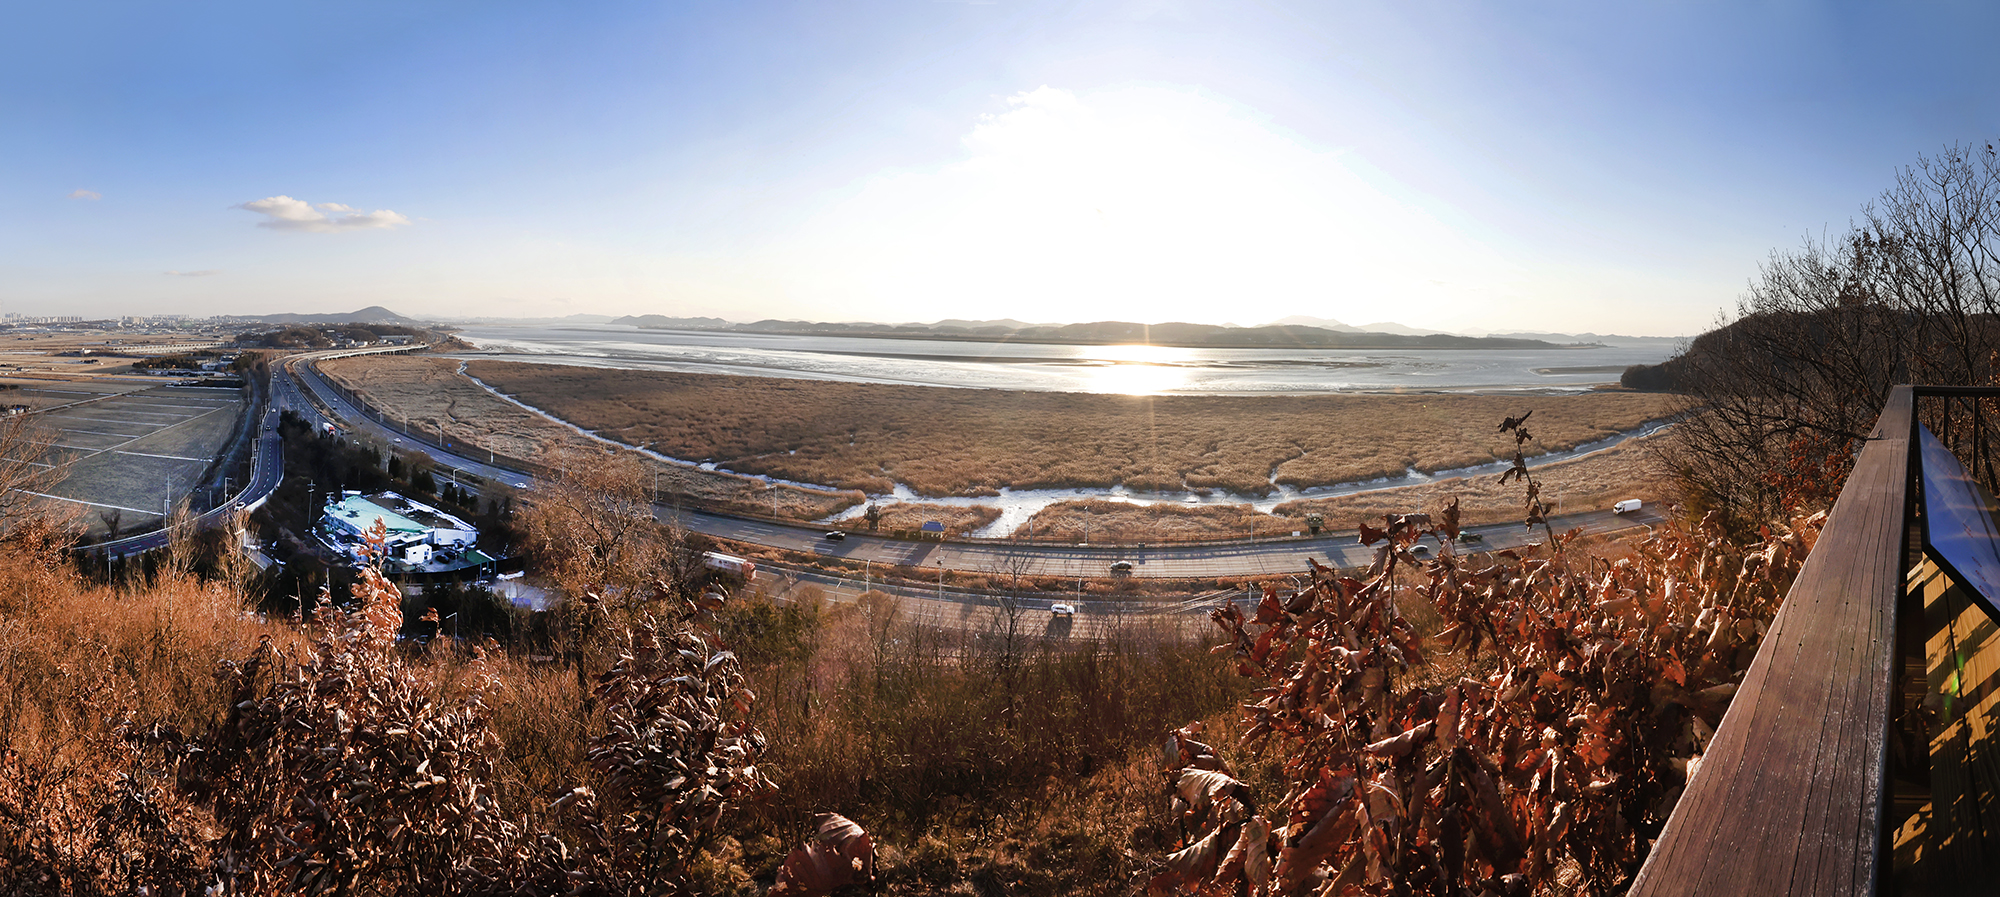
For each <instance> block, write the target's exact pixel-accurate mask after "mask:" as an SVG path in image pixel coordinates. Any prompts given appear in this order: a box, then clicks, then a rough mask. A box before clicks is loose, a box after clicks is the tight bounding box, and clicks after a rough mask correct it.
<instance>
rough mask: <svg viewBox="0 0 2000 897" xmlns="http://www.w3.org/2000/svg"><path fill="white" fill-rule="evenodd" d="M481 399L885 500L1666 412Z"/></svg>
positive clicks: (845, 394)
mask: <svg viewBox="0 0 2000 897" xmlns="http://www.w3.org/2000/svg"><path fill="white" fill-rule="evenodd" d="M467 369H468V371H469V372H471V373H472V374H473V375H475V376H477V377H479V378H480V379H481V380H482V381H484V382H486V383H488V384H490V385H492V386H493V387H495V388H496V389H499V390H501V391H503V392H506V393H508V394H509V395H513V396H515V397H517V398H519V399H520V400H522V401H524V402H527V403H528V404H531V405H534V406H535V407H537V408H541V409H544V410H546V411H549V412H550V413H552V414H557V415H560V416H562V417H563V418H564V419H565V420H569V421H571V422H574V423H576V424H578V425H579V426H583V427H586V428H588V429H591V430H593V431H596V432H598V433H600V434H603V435H605V436H608V437H611V438H615V439H618V440H620V441H622V442H626V443H629V444H633V445H643V446H647V447H650V448H653V449H654V450H656V451H659V452H661V453H663V454H666V455H669V456H672V457H677V458H683V459H687V460H694V461H712V462H714V463H716V464H717V465H719V466H722V467H725V468H727V469H730V470H734V471H738V472H742V473H755V474H767V475H771V476H777V477H782V478H785V479H790V480H796V481H802V482H811V483H821V484H825V485H829V486H835V487H839V488H845V489H861V490H865V491H868V492H871V493H877V494H880V493H883V492H887V491H889V489H890V487H891V486H892V485H893V484H894V483H897V482H900V483H903V484H906V485H907V486H909V487H910V488H911V489H912V490H914V491H916V492H917V493H919V494H921V495H933V496H947V495H990V494H994V493H995V492H996V491H997V490H998V489H1000V488H1002V487H1010V488H1015V489H1028V488H1092V487H1095V488H1105V487H1111V486H1117V485H1124V486H1126V487H1128V488H1131V489H1134V490H1138V491H1180V490H1194V491H1197V492H1208V491H1215V490H1222V491H1227V492H1234V493H1239V494H1253V495H1262V494H1268V493H1269V492H1271V491H1273V490H1274V489H1275V488H1276V485H1278V484H1284V485H1290V486H1297V487H1300V488H1307V487H1312V486H1321V485H1330V484H1334V483H1340V482H1351V481H1357V480H1368V479H1374V478H1378V477H1386V476H1395V475H1401V474H1403V473H1404V472H1406V471H1408V470H1410V469H1416V470H1420V471H1435V470H1443V469H1449V468H1454V467H1461V466H1466V465H1471V464H1478V463H1484V462H1488V461H1493V460H1495V459H1497V458H1499V457H1501V456H1502V454H1504V453H1507V452H1510V451H1511V450H1512V443H1511V442H1510V441H1508V440H1505V439H1502V438H1500V434H1499V433H1498V432H1496V431H1495V430H1494V429H1493V422H1494V421H1496V420H1499V419H1501V418H1504V417H1507V416H1514V415H1520V414H1523V413H1527V412H1533V413H1534V415H1535V417H1534V424H1535V426H1534V432H1535V433H1536V434H1537V436H1538V437H1539V440H1538V441H1537V442H1536V443H1534V444H1532V445H1531V448H1533V449H1536V450H1539V451H1558V450H1562V449H1567V448H1570V447H1573V446H1576V445H1579V444H1582V443H1586V442H1590V441H1594V440H1598V439H1603V438H1605V437H1608V436H1611V435H1614V434H1616V433H1618V432H1622V431H1626V430H1630V429H1633V428H1635V427H1637V426H1639V425H1640V424H1642V423H1644V422H1646V421H1648V420H1653V419H1657V418H1659V417H1662V416H1664V415H1665V414H1667V413H1668V411H1669V408H1670V404H1669V403H1670V402H1671V399H1670V398H1669V397H1665V396H1660V395H1653V394H1644V393H1630V392H1598V393H1589V394H1584V395H1578V396H1504V397H1503V396H1482V395H1442V394H1436V395H1432V394H1426V395H1330V396H1233V397H1219V396H1218V397H1209V396H1122V395H1091V394H1079V393H1047V392H1025V391H1008V390H966V389H943V388H933V387H921V386H892V385H880V384H857V383H827V382H817V381H807V380H787V379H776V378H761V377H735V376H725V375H708V374H686V373H670V372H658V371H625V370H613V369H603V368H585V367H573V366H563V365H546V364H530V363H522V362H512V361H495V360H486V359H480V360H475V361H472V362H469V363H468V367H467Z"/></svg>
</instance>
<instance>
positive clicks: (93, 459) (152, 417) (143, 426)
mask: <svg viewBox="0 0 2000 897" xmlns="http://www.w3.org/2000/svg"><path fill="white" fill-rule="evenodd" d="M242 405H243V403H242V398H241V395H240V393H239V392H238V391H237V390H235V389H211V388H202V387H175V386H161V387H154V388H152V389H148V390H144V391H139V392H131V393H125V394H120V395H112V396H110V397H107V398H103V399H100V400H98V401H92V402H84V403H78V404H72V405H69V406H67V407H63V408H58V409H55V410H51V411H48V412H45V413H43V414H41V415H38V416H37V418H36V420H35V426H36V427H37V428H38V430H39V432H40V435H41V437H42V438H43V439H45V440H46V441H47V442H48V444H49V447H50V450H51V451H50V457H48V458H46V459H44V460H46V461H50V462H54V463H56V464H59V465H66V470H65V474H64V477H63V480H62V481H61V482H60V483H57V484H56V485H54V486H51V487H49V491H48V493H47V497H49V498H53V499H56V500H58V501H60V502H62V503H63V504H65V505H68V506H71V507H73V508H74V510H75V511H76V512H77V514H78V515H79V518H78V522H79V523H80V524H82V526H83V528H84V530H85V532H87V533H89V534H92V535H97V534H103V533H105V532H107V531H109V530H111V529H112V528H114V527H118V528H130V527H134V526H153V525H157V524H158V522H159V519H160V517H161V515H162V513H163V510H162V509H163V508H164V507H165V505H166V503H168V502H177V501H179V500H180V499H181V498H182V497H183V496H185V495H186V494H187V492H188V490H190V489H192V488H193V487H194V485H195V483H196V481H197V480H199V479H200V477H201V475H202V472H203V471H204V470H206V469H207V468H208V465H209V462H210V461H211V460H213V459H214V457H215V453H216V452H217V451H218V450H220V449H221V447H222V444H223V443H224V442H225V441H226V440H227V439H228V438H229V432H230V429H231V428H232V427H234V426H235V424H236V417H237V415H239V414H241V413H242Z"/></svg>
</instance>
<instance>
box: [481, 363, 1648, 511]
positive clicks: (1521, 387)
mask: <svg viewBox="0 0 2000 897" xmlns="http://www.w3.org/2000/svg"><path fill="white" fill-rule="evenodd" d="M458 336H459V337H460V338H461V339H464V340H465V341H467V342H470V343H472V344H473V345H475V346H478V347H479V348H480V349H481V350H483V352H484V353H493V354H499V355H507V356H513V357H516V358H519V359H520V360H522V361H540V362H548V363H554V364H578V365H588V366H592V367H611V368H626V369H634V370H660V371H689V372H694V373H707V374H735V375H743V376H759V377H791V378H797V379H807V380H839V381H846V382H852V383H900V384H909V385H915V386H944V387H956V388H962V389H1025V390H1036V391H1044V392H1096V393H1121V394H1133V395H1312V394H1325V393H1340V392H1393V391H1441V392H1486V393H1569V392H1583V391H1586V390H1589V389H1591V388H1592V387H1595V386H1599V385H1603V384H1607V383H1616V382H1617V381H1618V375H1619V374H1620V373H1621V372H1623V371H1624V369H1625V368H1626V366H1628V365H1633V364H1655V363H1658V362H1660V361H1664V360H1666V358H1668V357H1669V356H1670V355H1672V354H1673V352H1674V350H1675V348H1676V343H1675V341H1671V340H1659V339H1639V340H1616V338H1613V339H1611V340H1607V342H1612V343H1614V344H1612V345H1606V346H1601V347H1591V348H1553V349H1541V350H1531V349H1497V350H1496V349H1428V350H1415V351H1411V350H1376V349H1312V348H1284V349H1180V348H1171V347H1161V346H1067V345H1049V344H1036V343H1006V344H1002V343H981V342H960V341H954V340H916V339H911V340H904V339H866V338H852V337H819V336H789V335H779V334H758V333H728V332H712V331H687V330H641V329H639V328H636V327H629V326H624V325H611V324H557V325H519V326H476V327H468V328H466V329H465V330H463V331H460V332H459V334H458ZM469 355H470V353H467V355H466V356H461V357H467V356H469ZM1654 429H1657V427H1652V426H1649V427H1646V428H1642V431H1635V432H1634V433H1632V434H1625V435H1623V436H1619V437H1614V438H1612V439H1608V440H1605V441H1603V442H1598V443H1593V444H1590V445H1585V446H1579V447H1578V448H1577V449H1576V450H1574V451H1571V452H1564V453H1560V454H1558V455H1549V456H1544V457H1543V458H1542V459H1541V460H1542V461H1543V462H1544V463H1546V462H1550V461H1556V460H1562V459H1565V458H1572V457H1581V456H1582V455H1586V454H1590V453H1593V452H1598V451H1603V450H1605V449H1607V448H1610V447H1612V446H1614V445H1616V444H1617V443H1618V442H1621V441H1623V439H1624V438H1625V436H1631V435H1640V433H1641V432H1650V431H1652V430H1654ZM648 454H651V453H650V452H648ZM663 460H676V459H666V458H663ZM680 463H687V462H680ZM1502 467H1504V465H1498V464H1494V465H1482V466H1480V467H1476V468H1467V469H1465V470H1454V471H1439V472H1437V473H1435V474H1430V475H1426V474H1422V473H1419V472H1417V471H1414V470H1412V471H1410V472H1408V473H1407V474H1406V475H1405V476H1401V477H1394V478H1390V479H1383V480H1373V481H1369V482H1366V483H1347V484H1341V485H1336V486H1323V487H1318V488H1314V489H1308V490H1303V491H1300V490H1294V489H1292V488H1290V487H1284V488H1279V489H1277V491H1275V492H1274V493H1272V494H1270V495H1265V496H1246V495H1230V494H1226V493H1205V494H1191V493H1190V494H1179V493H1168V494H1143V493H1133V492H1131V491H1130V490H1128V489H1125V488H1123V487H1118V488H1113V489H1036V490H1019V491H1017V490H1010V489H1003V490H1001V494H1000V495H998V496H982V497H977V498H943V499H939V498H925V497H919V496H916V495H914V494H912V493H910V491H909V490H908V489H906V488H904V487H901V486H898V488H897V489H896V491H895V493H894V494H893V495H889V496H883V498H886V499H887V500H890V501H921V502H925V503H931V504H944V505H976V506H985V507H994V508H998V509H999V510H1000V512H1001V515H1000V518H999V519H998V520H996V521H994V522H993V524H992V525H990V526H988V527H986V528H985V529H984V530H982V531H980V532H979V533H976V534H975V535H979V536H988V537H1001V536H1005V535H1007V534H1008V533H1011V532H1013V531H1014V530H1015V529H1016V528H1018V527H1021V526H1023V525H1025V524H1026V523H1027V521H1028V519H1029V518H1030V517H1032V516H1033V515H1034V514H1035V513H1036V512H1038V511H1040V510H1041V509H1043V508H1045V507H1048V506H1049V505H1052V504H1057V503H1060V502H1065V501H1076V500H1080V499H1090V498H1097V499H1109V500H1112V501H1126V502H1131V503H1134V504H1156V503H1164V502H1174V503H1188V504H1196V503H1201V504H1209V503H1231V504H1248V505H1251V506H1253V507H1255V508H1256V509H1258V510H1261V511H1266V512H1268V511H1270V510H1271V508H1272V507H1273V506H1275V505H1278V504H1281V503H1283V502H1285V501H1290V500H1293V499H1297V498H1305V497H1314V496H1322V495H1338V494H1344V493H1351V492H1365V491H1372V490H1376V489H1391V488H1397V487H1400V486H1410V485H1415V484H1418V483H1422V482H1425V481H1428V480H1430V479H1432V478H1433V477H1449V476H1466V475H1474V474H1485V473H1498V472H1499V471H1500V469H1502ZM760 479H762V478H760ZM1274 485H1275V484H1274ZM863 510H864V509H863V508H862V507H860V506H856V507H854V508H851V509H849V510H848V511H846V512H844V513H842V514H839V515H836V516H835V517H834V518H831V519H830V520H829V521H828V522H838V521H841V520H846V519H852V518H856V517H858V516H860V514H861V512H862V511H863Z"/></svg>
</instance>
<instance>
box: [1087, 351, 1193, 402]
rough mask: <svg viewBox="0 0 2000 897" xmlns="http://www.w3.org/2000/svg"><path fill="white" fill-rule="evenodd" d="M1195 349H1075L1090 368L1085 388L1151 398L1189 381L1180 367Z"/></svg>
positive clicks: (1188, 359)
mask: <svg viewBox="0 0 2000 897" xmlns="http://www.w3.org/2000/svg"><path fill="white" fill-rule="evenodd" d="M1194 354H1195V353H1194V350H1192V349H1183V348H1179V347H1175V346H1138V345H1132V346H1078V347H1076V358H1077V359H1078V360H1079V361H1082V362H1084V363H1085V364H1089V365H1093V367H1091V368H1090V369H1089V370H1090V373H1089V374H1088V375H1087V376H1086V378H1085V382H1084V389H1086V390H1088V391H1090V392H1097V393H1112V394H1117V395H1128V396H1150V395H1158V394H1160V393H1163V392H1170V391H1172V390H1174V389H1177V388H1179V387H1181V386H1184V385H1186V384H1187V382H1188V378H1187V373H1186V369H1185V368H1183V367H1182V365H1184V364H1186V363H1187V362H1188V361H1190V360H1192V359H1193V358H1194Z"/></svg>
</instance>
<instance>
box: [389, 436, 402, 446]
mask: <svg viewBox="0 0 2000 897" xmlns="http://www.w3.org/2000/svg"><path fill="white" fill-rule="evenodd" d="M389 441H390V442H393V443H395V444H397V445H402V444H403V437H401V436H398V437H396V438H394V439H391V440H389Z"/></svg>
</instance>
